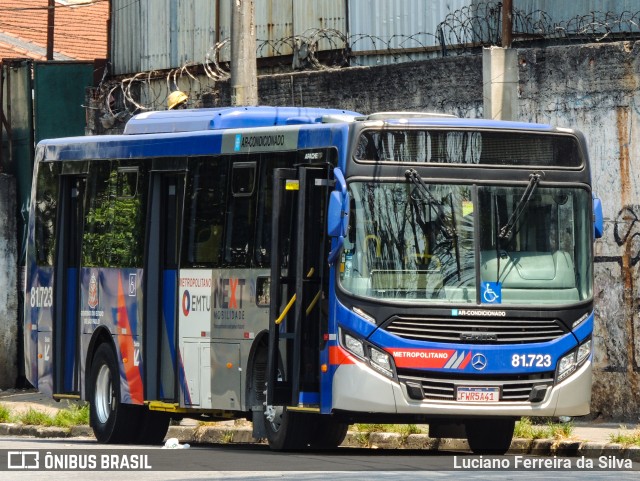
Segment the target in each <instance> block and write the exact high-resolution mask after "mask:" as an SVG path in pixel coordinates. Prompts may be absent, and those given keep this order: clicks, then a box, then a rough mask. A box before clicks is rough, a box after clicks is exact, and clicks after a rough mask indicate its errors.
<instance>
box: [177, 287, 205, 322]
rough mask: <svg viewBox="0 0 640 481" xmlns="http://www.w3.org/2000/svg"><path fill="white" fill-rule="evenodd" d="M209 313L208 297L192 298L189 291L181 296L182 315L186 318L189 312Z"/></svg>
mask: <svg viewBox="0 0 640 481" xmlns="http://www.w3.org/2000/svg"><path fill="white" fill-rule="evenodd" d="M208 311H211V297H210V296H192V295H191V293H190V292H189V291H184V294H182V313H183V314H184V317H187V316H188V315H189V314H190V313H191V312H208Z"/></svg>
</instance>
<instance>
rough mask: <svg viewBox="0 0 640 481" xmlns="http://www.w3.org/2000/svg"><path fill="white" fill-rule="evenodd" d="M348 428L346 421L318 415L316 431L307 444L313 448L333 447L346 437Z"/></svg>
mask: <svg viewBox="0 0 640 481" xmlns="http://www.w3.org/2000/svg"><path fill="white" fill-rule="evenodd" d="M348 429H349V425H348V424H347V423H341V422H338V421H335V420H334V419H323V418H322V417H318V419H317V420H316V431H315V433H314V436H313V439H312V440H311V442H310V443H309V444H310V446H311V447H312V448H314V449H335V448H337V447H338V446H340V445H341V444H342V441H344V438H345V437H347V430H348Z"/></svg>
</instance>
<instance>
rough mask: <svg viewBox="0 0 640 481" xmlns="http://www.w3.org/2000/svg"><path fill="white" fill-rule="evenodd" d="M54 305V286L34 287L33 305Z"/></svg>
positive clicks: (32, 292)
mask: <svg viewBox="0 0 640 481" xmlns="http://www.w3.org/2000/svg"><path fill="white" fill-rule="evenodd" d="M52 305H53V287H42V286H38V287H32V288H31V307H51V306H52Z"/></svg>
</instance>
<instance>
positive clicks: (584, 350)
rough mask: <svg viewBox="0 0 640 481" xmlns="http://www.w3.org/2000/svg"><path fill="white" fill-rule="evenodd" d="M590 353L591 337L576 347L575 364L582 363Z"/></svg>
mask: <svg viewBox="0 0 640 481" xmlns="http://www.w3.org/2000/svg"><path fill="white" fill-rule="evenodd" d="M590 355H591V339H587V340H586V341H584V342H583V343H582V344H580V346H579V347H578V355H577V359H576V364H578V366H579V365H580V364H582V363H583V362H584V361H585V359H587V358H588V357H589V356H590Z"/></svg>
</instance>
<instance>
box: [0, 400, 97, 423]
mask: <svg viewBox="0 0 640 481" xmlns="http://www.w3.org/2000/svg"><path fill="white" fill-rule="evenodd" d="M11 421H13V422H17V423H22V424H24V425H27V426H56V427H60V428H71V427H73V426H81V425H88V424H89V405H88V404H82V405H70V406H69V407H68V408H64V409H60V410H59V411H58V412H57V413H56V414H55V415H51V414H47V413H46V412H43V411H38V410H37V409H33V408H29V409H28V410H27V411H25V412H22V413H18V414H13V413H12V412H11V410H10V409H8V408H6V407H5V406H1V405H0V422H11Z"/></svg>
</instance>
